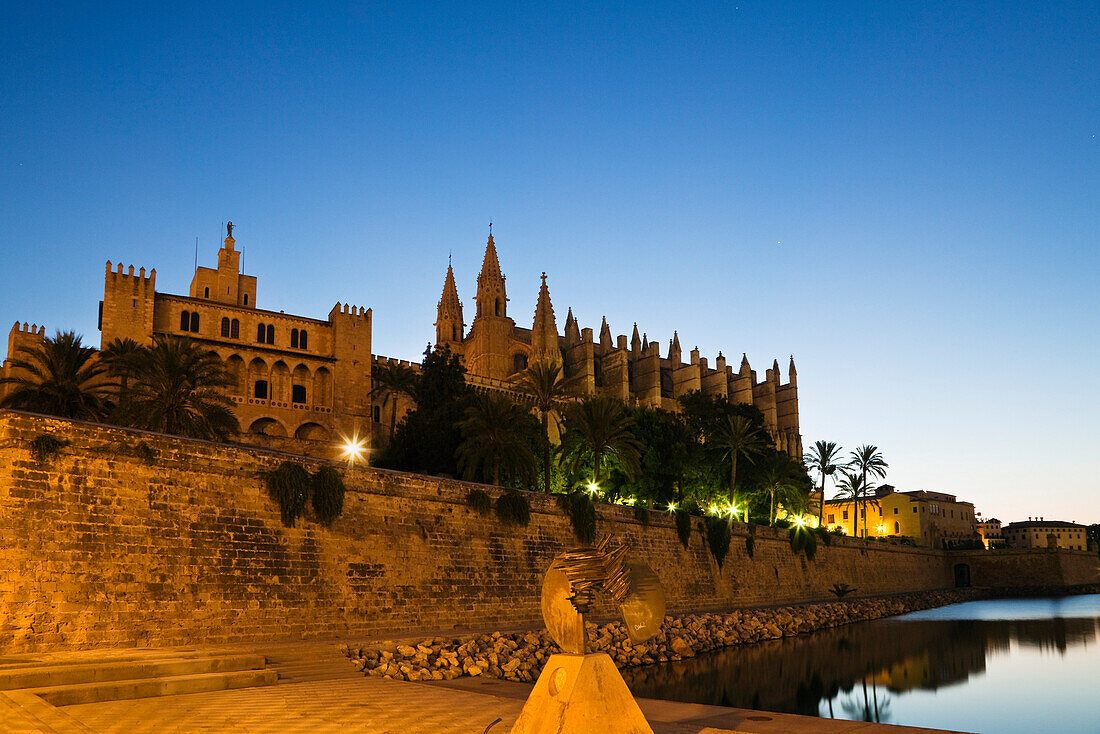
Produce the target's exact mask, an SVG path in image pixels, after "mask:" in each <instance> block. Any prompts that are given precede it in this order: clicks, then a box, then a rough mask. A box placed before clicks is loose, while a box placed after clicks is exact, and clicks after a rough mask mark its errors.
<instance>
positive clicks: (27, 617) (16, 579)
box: [0, 411, 952, 652]
mask: <svg viewBox="0 0 1100 734" xmlns="http://www.w3.org/2000/svg"><path fill="white" fill-rule="evenodd" d="M43 434H49V435H52V436H54V437H56V438H57V439H59V440H61V441H63V442H66V444H65V445H64V446H62V447H61V448H60V450H59V451H58V452H57V453H56V454H53V455H50V456H46V457H43V458H42V459H41V460H38V459H36V458H35V457H34V456H33V454H32V452H31V442H32V441H33V440H34V439H35V438H37V437H38V436H40V435H43ZM286 458H288V457H287V456H286V455H285V454H278V453H274V452H269V451H265V450H262V449H259V448H251V447H231V446H226V445H217V444H211V443H207V442H203V441H195V440H188V439H179V438H171V437H166V436H160V435H157V434H151V433H145V432H141V431H134V430H128V429H120V428H110V427H105V426H99V425H92V424H82V423H78V422H72V421H65V420H61V419H54V418H43V417H39V416H30V415H27V414H21V413H15V412H11V411H0V531H2V533H3V537H4V538H5V542H4V543H3V544H2V545H0V652H3V651H8V650H16V649H21V650H28V649H46V648H50V649H59V648H63V647H79V646H95V645H168V644H192V643H197V642H199V641H203V642H206V643H217V642H230V641H233V640H244V639H249V640H251V639H305V638H315V639H316V638H333V637H356V636H365V635H372V634H394V633H395V631H399V630H403V631H407V632H410V633H414V632H418V631H429V630H440V629H452V628H466V629H470V628H479V627H480V628H486V627H496V628H508V627H519V626H531V625H535V626H538V625H539V624H540V622H539V620H540V618H541V617H540V612H539V594H540V588H541V587H540V585H541V581H542V573H543V572H544V571H545V569H546V568H547V567H548V566H549V563H550V561H551V559H552V558H553V557H554V556H555V555H557V554H558V553H560V552H561V551H563V550H565V549H567V548H569V547H573V546H575V545H576V540H575V538H574V536H573V531H572V527H571V525H570V524H569V520H568V518H567V517H566V516H565V515H564V514H563V513H562V512H561V510H560V509H558V507H557V504H556V503H555V502H554V501H553V499H552V498H550V497H547V496H544V495H541V494H537V493H534V494H528V495H527V496H528V497H529V498H530V501H531V506H532V521H531V524H530V525H529V526H527V527H518V526H509V525H501V524H500V522H499V521H498V520H497V519H496V518H495V516H489V517H483V516H481V515H479V514H478V513H476V512H474V511H473V510H471V509H469V508H468V507H467V505H466V503H465V498H466V495H467V493H468V492H469V490H470V489H471V488H472V487H473V486H475V485H470V484H467V483H463V482H458V481H451V480H441V479H436V478H431V477H423V476H418V475H412V474H402V473H397V472H388V471H384V470H378V469H367V468H355V469H353V470H350V471H348V472H347V475H346V482H347V485H348V494H347V497H346V500H345V507H344V513H343V515H342V516H341V517H340V518H338V519H337V520H336V522H335V523H333V525H332V526H331V527H328V528H325V527H321V526H319V525H318V524H317V523H315V522H313V521H311V520H309V519H308V518H304V519H302V520H300V521H299V523H298V525H297V526H296V527H294V528H284V527H283V526H282V525H281V523H280V520H279V509H278V507H277V506H276V504H275V503H274V502H273V501H272V500H271V499H270V498H269V497H268V496H267V493H266V490H265V488H264V484H263V480H262V478H261V475H260V472H262V471H264V470H267V469H271V468H273V467H275V466H277V465H278V464H279V462H281V461H283V460H285V459H286ZM302 461H303V463H304V464H305V465H306V467H307V468H308V469H310V470H315V469H317V468H318V467H319V466H320V465H322V462H316V461H312V460H308V459H302ZM484 489H486V491H488V492H490V494H496V493H497V492H498V490H496V489H495V488H491V487H486V488H484ZM650 519H651V522H650V524H649V526H648V527H646V526H643V525H642V524H641V523H639V522H638V521H637V520H636V519H635V517H634V514H633V511H632V510H631V509H630V508H620V507H614V506H600V508H599V523H598V529H599V531H600V532H609V533H613V534H614V535H615V536H616V537H617V538H618V539H619V540H621V541H622V542H624V543H625V544H626V545H627V546H628V547H629V548H630V551H631V552H632V553H635V554H638V555H639V556H640V557H641V558H642V559H644V560H645V561H646V562H647V563H649V564H650V565H651V566H652V567H653V569H654V570H655V571H656V573H657V574H658V576H659V577H660V579H661V581H662V583H663V585H664V587H665V590H666V593H667V595H668V606H669V610H670V613H689V612H696V611H705V610H710V609H720V608H730V607H736V606H743V605H761V604H777V603H797V602H804V601H814V600H824V599H828V598H831V596H830V595H829V593H828V589H829V587H830V586H831V585H832V584H833V583H835V582H842V583H848V584H851V585H852V586H854V587H856V588H857V589H858V595H860V596H862V595H871V594H889V593H895V592H899V591H918V590H932V589H939V588H944V587H948V586H951V584H952V581H951V577H950V573H949V571H948V569H947V568H946V567H945V563H944V555H943V554H942V553H941V552H938V551H932V550H923V549H913V548H903V547H895V546H887V545H885V544H882V545H880V544H877V543H873V544H870V545H867V544H865V543H862V542H858V541H853V540H850V539H843V538H838V539H837V540H836V541H834V542H833V543H832V545H829V546H826V545H824V544H821V545H819V547H818V550H817V556H816V559H815V560H813V561H809V560H807V559H806V558H805V557H804V556H802V555H797V556H796V555H794V554H793V553H792V552H791V549H790V544H789V543H788V540H787V537H786V533H785V532H784V531H778V530H773V529H769V528H758V529H757V530H756V533H755V544H754V551H753V554H752V556H751V557H750V555H749V554H748V552H747V544H746V528H745V527H744V526H741V525H738V526H736V529H735V533H734V536H733V540H732V543H731V546H730V551H729V555H728V556H727V557H726V559H725V563H724V566H723V567H722V568H719V567H718V566H717V565H716V564H715V561H714V559H713V557H712V556H711V554H710V551H709V550H708V549H707V546H706V542H705V539H704V537H703V534H702V532H701V531H700V528H699V527H698V526H701V523H700V522H696V523H695V524H696V526H697V527H695V528H693V530H692V534H691V538H690V542H689V544H688V547H687V548H684V546H682V545H681V543H680V541H679V538H678V537H677V534H676V529H675V526H674V523H673V522H672V521H671V518H670V517H668V516H667V515H665V514H664V513H660V512H654V513H651V514H650ZM611 613H612V610H611V609H610V608H608V607H606V606H604V607H599V608H597V613H596V615H595V617H596V618H599V617H600V616H603V617H609V616H611Z"/></svg>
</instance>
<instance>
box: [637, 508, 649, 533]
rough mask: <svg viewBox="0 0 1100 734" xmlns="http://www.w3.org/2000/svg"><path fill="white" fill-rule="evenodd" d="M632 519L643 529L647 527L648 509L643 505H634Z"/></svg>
mask: <svg viewBox="0 0 1100 734" xmlns="http://www.w3.org/2000/svg"><path fill="white" fill-rule="evenodd" d="M634 519H635V520H637V521H638V522H640V523H641V524H642V527H643V528H648V527H649V522H650V517H649V508H648V507H646V506H645V505H643V504H640V503H639V504H637V505H634Z"/></svg>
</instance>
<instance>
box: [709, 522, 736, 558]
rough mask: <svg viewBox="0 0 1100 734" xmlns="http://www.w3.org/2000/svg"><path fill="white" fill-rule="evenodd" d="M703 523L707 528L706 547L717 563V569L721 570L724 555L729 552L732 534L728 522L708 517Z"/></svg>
mask: <svg viewBox="0 0 1100 734" xmlns="http://www.w3.org/2000/svg"><path fill="white" fill-rule="evenodd" d="M704 522H705V523H706V527H707V546H708V547H709V548H710V553H711V555H712V556H714V560H715V561H717V562H718V568H721V567H722V563H723V561H725V560H726V554H727V553H729V551H730V538H731V537H732V533H731V532H730V524H729V521H728V520H726V519H725V518H722V517H710V516H708V517H706V518H705V519H704Z"/></svg>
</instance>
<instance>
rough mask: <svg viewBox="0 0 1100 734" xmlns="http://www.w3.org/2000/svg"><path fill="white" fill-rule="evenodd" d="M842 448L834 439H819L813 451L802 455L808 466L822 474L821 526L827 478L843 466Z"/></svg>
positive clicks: (818, 519)
mask: <svg viewBox="0 0 1100 734" xmlns="http://www.w3.org/2000/svg"><path fill="white" fill-rule="evenodd" d="M840 452H841V448H840V447H839V446H837V445H836V444H835V443H834V442H832V441H817V442H815V443H814V447H813V449H812V450H811V451H809V452H807V453H806V455H805V456H803V457H802V461H803V462H805V464H806V468H807V469H809V470H811V471H816V472H817V473H818V474H820V475H821V501H820V502H819V503H818V505H817V525H818V527H821V521H822V519H823V517H824V512H825V478H826V477H827V476H829V475H830V474H832V473H833V472H835V471H836V470H837V469H839V468H841V466H842V465H841V464H840V463H838V459H839V456H840Z"/></svg>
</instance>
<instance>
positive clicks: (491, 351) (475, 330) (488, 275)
mask: <svg viewBox="0 0 1100 734" xmlns="http://www.w3.org/2000/svg"><path fill="white" fill-rule="evenodd" d="M476 301H477V315H476V316H474V322H473V323H472V324H470V338H469V340H468V344H466V346H465V348H464V350H463V351H464V354H465V356H466V369H467V370H468V371H469V372H470V373H471V374H474V375H478V376H481V377H489V378H492V379H497V380H503V379H505V378H506V377H508V376H509V375H510V374H512V373H513V372H515V365H516V364H517V359H518V361H519V362H523V361H524V360H525V359H526V355H525V354H513V344H512V334H513V332H514V331H515V328H516V323H515V322H514V321H512V319H510V318H508V296H507V293H506V292H505V289H504V275H503V274H502V273H501V272H500V262H499V261H498V260H497V248H496V244H494V242H493V235H492V233H490V234H489V241H488V242H487V243H486V244H485V259H484V260H483V261H482V263H481V273H480V274H478V276H477V296H476Z"/></svg>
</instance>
